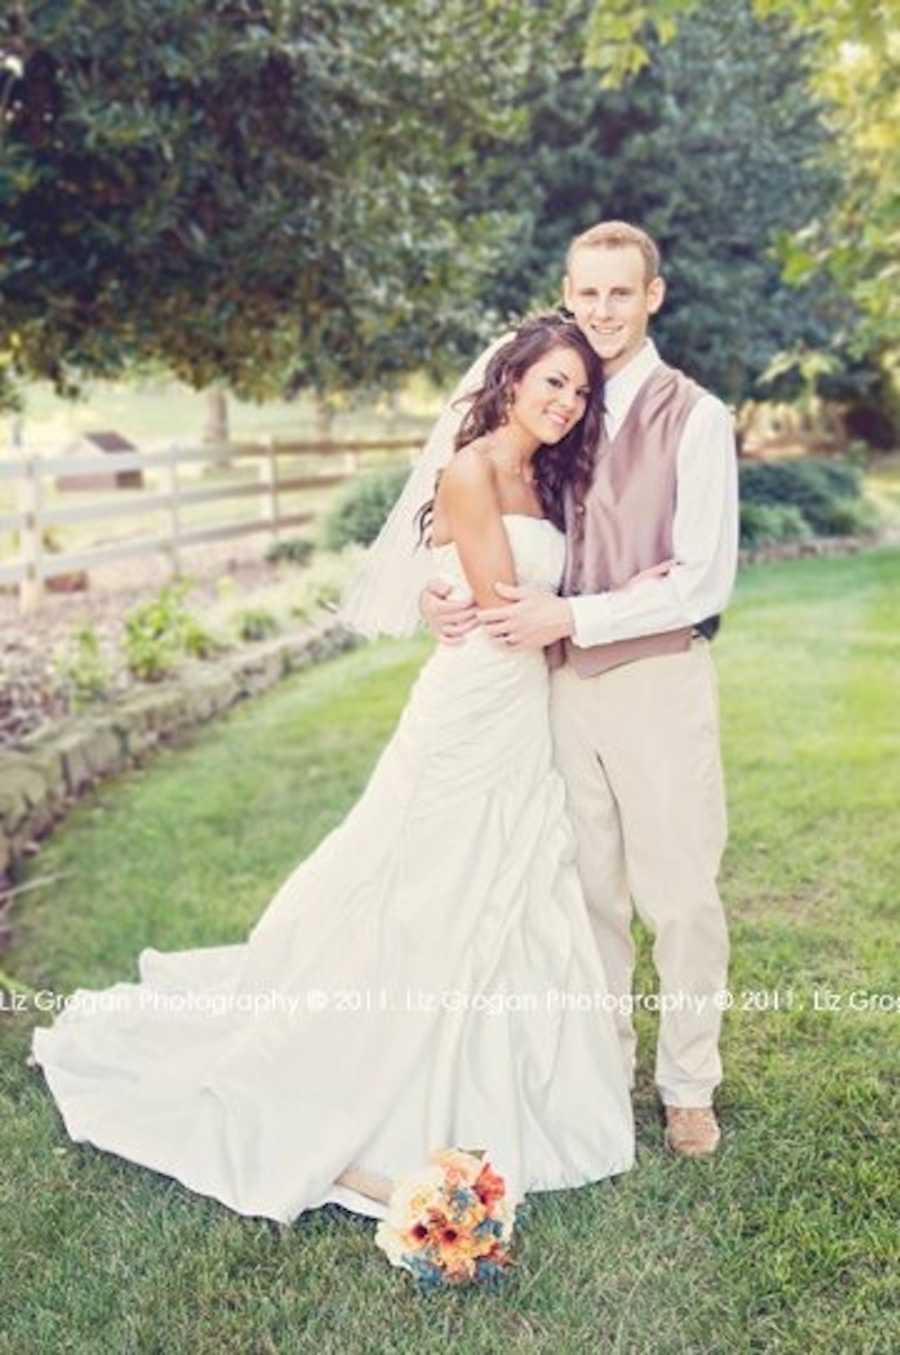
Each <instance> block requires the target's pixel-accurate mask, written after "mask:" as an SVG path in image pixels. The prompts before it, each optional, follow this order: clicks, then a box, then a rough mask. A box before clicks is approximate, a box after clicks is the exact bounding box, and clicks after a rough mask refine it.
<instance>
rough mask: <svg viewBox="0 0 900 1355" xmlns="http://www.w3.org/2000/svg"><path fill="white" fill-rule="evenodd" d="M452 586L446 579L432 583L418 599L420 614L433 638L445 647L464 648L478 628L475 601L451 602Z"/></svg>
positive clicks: (432, 581)
mask: <svg viewBox="0 0 900 1355" xmlns="http://www.w3.org/2000/svg"><path fill="white" fill-rule="evenodd" d="M452 591H453V585H452V584H450V583H447V582H446V580H444V579H431V580H430V581H429V582H428V584H427V586H426V587H425V588H424V589H423V590H422V594H421V597H420V598H419V611H420V612H421V614H422V619H423V620H424V622H425V624H426V626H427V627H428V629H429V630H430V631H431V633H432V635H435V636H437V638H438V639H439V640H440V641H441V643H442V644H445V645H461V644H462V643H463V641H464V640H465V638H466V635H467V634H468V633H469V631H470V630H474V629H475V628H476V626H478V624H479V621H478V614H477V611H476V608H475V601H474V599H473V598H469V600H468V601H466V600H465V599H463V600H460V599H459V598H451V597H450V593H451V592H452Z"/></svg>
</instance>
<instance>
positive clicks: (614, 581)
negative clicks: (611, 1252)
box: [422, 221, 738, 1157]
mask: <svg viewBox="0 0 900 1355" xmlns="http://www.w3.org/2000/svg"><path fill="white" fill-rule="evenodd" d="M659 265H660V259H659V251H658V249H657V247H656V245H655V244H654V242H653V241H652V240H651V239H650V237H649V236H648V235H647V234H646V233H645V232H644V231H643V230H640V229H638V228H637V227H635V226H631V225H628V224H626V223H625V222H621V221H606V222H602V223H601V224H600V225H597V226H594V227H592V228H591V229H590V230H588V231H585V232H584V234H582V235H579V236H578V237H576V239H574V240H573V241H572V243H571V245H570V246H569V251H568V256H567V259H566V274H565V280H564V296H565V302H566V305H567V307H568V308H569V310H570V311H571V312H572V313H573V314H574V317H575V321H576V323H577V324H578V326H579V327H580V329H581V330H582V331H583V333H584V334H585V336H586V338H587V340H588V342H589V343H590V344H591V346H592V348H593V349H594V351H595V352H596V353H597V354H598V356H599V357H600V358H601V359H602V361H603V366H604V372H605V377H606V388H605V405H606V412H605V416H604V423H605V428H604V432H603V434H602V436H601V440H600V444H599V446H598V448H597V455H596V468H595V473H594V479H593V483H592V485H591V488H590V490H589V491H588V493H587V495H586V497H585V499H584V502H583V503H575V502H574V501H572V500H571V498H570V500H569V502H568V503H567V505H566V540H567V560H566V569H565V577H564V580H563V587H562V594H563V595H562V596H556V595H554V594H547V593H540V592H537V591H535V590H533V589H530V588H527V587H518V588H511V587H506V586H505V585H503V584H499V583H498V584H496V585H495V588H496V591H497V592H498V593H499V594H500V595H501V596H503V597H507V598H508V599H509V605H508V606H505V607H498V608H493V609H491V610H489V611H482V612H480V613H479V612H477V611H476V610H475V608H474V606H472V605H466V604H463V603H459V602H455V601H452V600H450V599H449V598H446V596H445V594H446V591H447V590H446V589H445V588H444V587H443V586H442V585H441V584H440V583H439V582H435V583H433V584H431V585H430V586H429V589H428V590H427V591H426V592H425V593H424V594H423V599H422V612H423V615H424V616H425V619H426V620H427V621H428V623H429V625H430V626H431V628H432V629H433V630H434V631H435V633H436V634H438V635H439V636H440V637H441V638H442V639H443V640H445V641H446V642H447V643H460V642H463V639H464V636H465V634H466V633H467V631H469V630H471V629H472V628H473V627H474V626H477V625H483V626H484V627H485V628H486V629H487V630H488V631H489V632H490V633H491V634H492V635H493V636H494V637H496V638H497V639H498V640H501V641H503V642H504V643H505V644H507V645H510V646H511V647H514V648H523V649H526V648H527V649H535V648H541V647H544V646H551V648H550V650H549V656H550V663H551V667H552V668H553V670H554V671H553V675H552V683H551V716H552V721H553V732H554V740H555V747H556V757H557V762H558V766H559V769H560V771H561V773H562V775H563V777H564V779H565V782H566V788H567V792H568V803H569V809H570V813H571V815H572V819H573V822H574V826H575V831H576V836H577V841H578V865H579V873H580V875H581V879H582V885H583V888H584V892H585V895H586V898H587V902H588V907H589V910H590V914H591V919H592V923H593V927H594V931H595V934H596V937H597V942H598V945H599V949H600V953H601V955H602V957H603V962H604V968H605V971H606V976H607V979H608V983H609V988H610V991H611V992H612V993H613V994H614V995H615V996H616V998H617V999H618V1002H617V1008H618V1009H617V1012H616V1021H617V1025H618V1028H619V1034H620V1038H621V1042H622V1049H623V1054H624V1057H625V1060H626V1066H627V1068H628V1070H629V1072H630V1075H631V1081H632V1085H633V1083H634V1066H635V1053H636V1038H635V1032H634V1027H633V1025H632V1021H631V1014H630V1013H631V1006H632V1004H633V1002H634V1001H635V999H633V997H632V978H633V970H634V944H633V941H632V935H631V922H632V911H633V908H636V909H637V912H638V915H639V916H640V917H641V919H642V920H643V921H644V922H645V923H646V925H647V926H648V927H649V929H650V930H651V931H652V933H653V935H654V944H653V959H654V962H655V965H656V970H657V973H658V975H659V979H660V997H659V1009H660V1029H659V1043H658V1046H657V1053H656V1086H657V1089H658V1091H659V1095H660V1098H661V1100H662V1102H663V1105H664V1107H665V1114H666V1143H667V1144H668V1146H669V1147H670V1148H671V1149H673V1150H674V1151H675V1152H677V1153H680V1154H683V1155H685V1156H688V1157H698V1156H704V1155H706V1154H709V1153H712V1152H714V1151H715V1149H716V1147H717V1145H718V1142H719V1137H720V1131H719V1126H718V1123H717V1120H716V1116H715V1112H714V1111H713V1108H712V1098H713V1092H714V1090H715V1088H716V1087H717V1086H718V1084H719V1083H720V1081H721V1078H722V1067H721V1062H720V1058H719V1051H718V1042H719V1031H720V1025H721V1005H722V1003H721V995H723V994H724V991H725V987H726V982H727V969H728V933H727V928H726V923H725V916H724V912H723V909H722V904H721V901H720V899H719V894H718V890H717V887H716V877H717V874H718V870H719V862H720V859H721V855H722V851H723V848H724V845H725V837H726V814H725V794H724V786H723V780H722V769H721V760H720V752H719V727H718V725H719V717H718V698H717V690H716V675H715V670H714V667H713V662H712V657H711V655H710V652H709V639H708V637H709V636H711V635H712V634H713V633H714V632H715V629H716V626H717V623H718V613H719V612H720V611H721V610H722V609H723V607H724V606H725V605H726V603H727V601H728V598H729V596H730V593H731V590H732V586H733V583H734V575H735V568H736V562H737V537H738V527H737V522H738V513H737V469H736V461H735V447H734V435H733V428H732V421H731V417H730V415H729V413H728V411H727V409H726V408H725V406H724V405H723V404H722V403H721V401H719V400H718V399H717V398H716V397H715V396H714V395H712V394H710V392H708V391H706V390H704V389H703V388H702V387H701V386H698V385H697V384H696V383H695V382H693V381H692V380H690V379H689V378H688V377H687V376H685V375H684V374H683V373H682V372H679V371H677V370H676V369H675V368H672V367H669V366H667V365H666V364H665V363H664V362H662V361H661V359H660V357H659V354H658V353H657V350H656V347H655V346H654V344H653V342H652V340H651V339H649V338H648V335H647V328H648V323H649V320H650V317H651V316H652V315H654V314H655V313H656V312H657V311H658V310H659V308H660V306H661V305H662V303H663V299H664V296H665V283H664V281H663V278H662V277H661V275H660V271H659ZM491 351H493V349H490V350H488V353H486V354H483V355H482V357H481V358H480V359H479V361H478V363H476V364H475V367H474V368H473V369H472V371H471V372H470V373H469V374H468V377H469V379H471V381H472V384H473V386H475V385H477V384H478V383H479V380H480V377H481V373H482V371H483V368H484V365H485V363H486V360H487V357H488V355H489V353H490V352H491ZM637 575H640V576H641V577H640V578H637V579H636V580H635V576H637ZM630 580H635V581H634V582H631V583H630V586H628V587H626V586H625V585H626V584H629V581H630Z"/></svg>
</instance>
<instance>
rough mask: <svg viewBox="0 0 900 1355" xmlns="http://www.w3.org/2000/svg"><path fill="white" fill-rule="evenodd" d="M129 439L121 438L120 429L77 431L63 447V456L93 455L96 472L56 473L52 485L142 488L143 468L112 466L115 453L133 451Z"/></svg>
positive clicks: (74, 487)
mask: <svg viewBox="0 0 900 1355" xmlns="http://www.w3.org/2000/svg"><path fill="white" fill-rule="evenodd" d="M139 450H140V449H139V448H138V447H135V445H134V443H133V442H129V441H128V439H127V438H123V437H122V435H121V433H114V432H108V433H81V434H80V435H79V436H78V437H77V438H75V439H74V441H72V442H70V443H69V444H68V445H67V446H66V447H65V448H63V456H79V457H81V456H89V457H93V456H96V458H97V471H96V474H95V473H94V472H93V471H91V472H90V473H89V474H87V475H66V474H63V475H58V476H57V477H56V488H57V489H59V490H64V491H69V490H78V489H93V490H97V489H143V488H144V472H143V471H142V470H116V466H115V457H116V454H117V453H118V454H120V455H121V453H122V452H137V451H139Z"/></svg>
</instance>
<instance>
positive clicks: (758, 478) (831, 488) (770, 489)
mask: <svg viewBox="0 0 900 1355" xmlns="http://www.w3.org/2000/svg"><path fill="white" fill-rule="evenodd" d="M861 492H862V473H861V471H860V469H859V467H857V466H851V465H848V464H847V463H846V462H840V461H821V460H814V459H809V458H808V459H804V460H802V461H761V462H755V463H754V464H753V465H750V466H743V467H742V468H741V499H742V501H743V502H744V503H754V504H767V505H770V506H793V507H794V508H797V509H798V510H799V511H800V512H801V513H802V514H803V517H804V518H805V519H806V521H807V522H808V523H809V525H810V527H811V528H812V529H813V531H814V532H817V533H819V534H821V535H823V536H838V535H843V534H844V532H845V527H844V526H843V525H841V524H843V523H845V522H846V521H847V520H848V514H847V510H846V507H845V504H846V501H848V500H850V501H854V500H855V501H860V495H861ZM838 504H840V505H842V506H841V507H837V505H838Z"/></svg>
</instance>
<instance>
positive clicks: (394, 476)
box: [322, 467, 409, 550]
mask: <svg viewBox="0 0 900 1355" xmlns="http://www.w3.org/2000/svg"><path fill="white" fill-rule="evenodd" d="M408 475H409V471H408V469H406V468H404V467H397V468H396V469H395V470H389V471H379V472H377V473H375V474H374V475H365V476H361V477H360V478H359V479H358V480H354V481H353V482H352V484H350V485H349V486H348V487H347V488H346V489H345V490H344V492H343V494H342V495H341V497H340V499H339V500H338V502H337V503H336V504H335V506H334V508H333V509H332V510H331V512H330V513H329V514H328V516H327V517H326V519H325V522H324V525H323V530H322V543H323V545H325V546H326V547H327V549H328V550H341V549H342V548H343V547H344V546H347V545H350V544H351V543H356V544H358V545H360V546H368V545H370V544H371V542H373V541H374V540H375V538H376V536H377V535H378V533H379V532H380V531H381V528H382V527H383V526H384V523H385V521H386V519H387V515H388V513H390V511H391V509H392V508H393V506H394V504H395V503H396V502H397V500H398V498H399V497H400V491H401V489H402V488H403V486H404V485H405V484H406V480H407V476H408Z"/></svg>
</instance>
